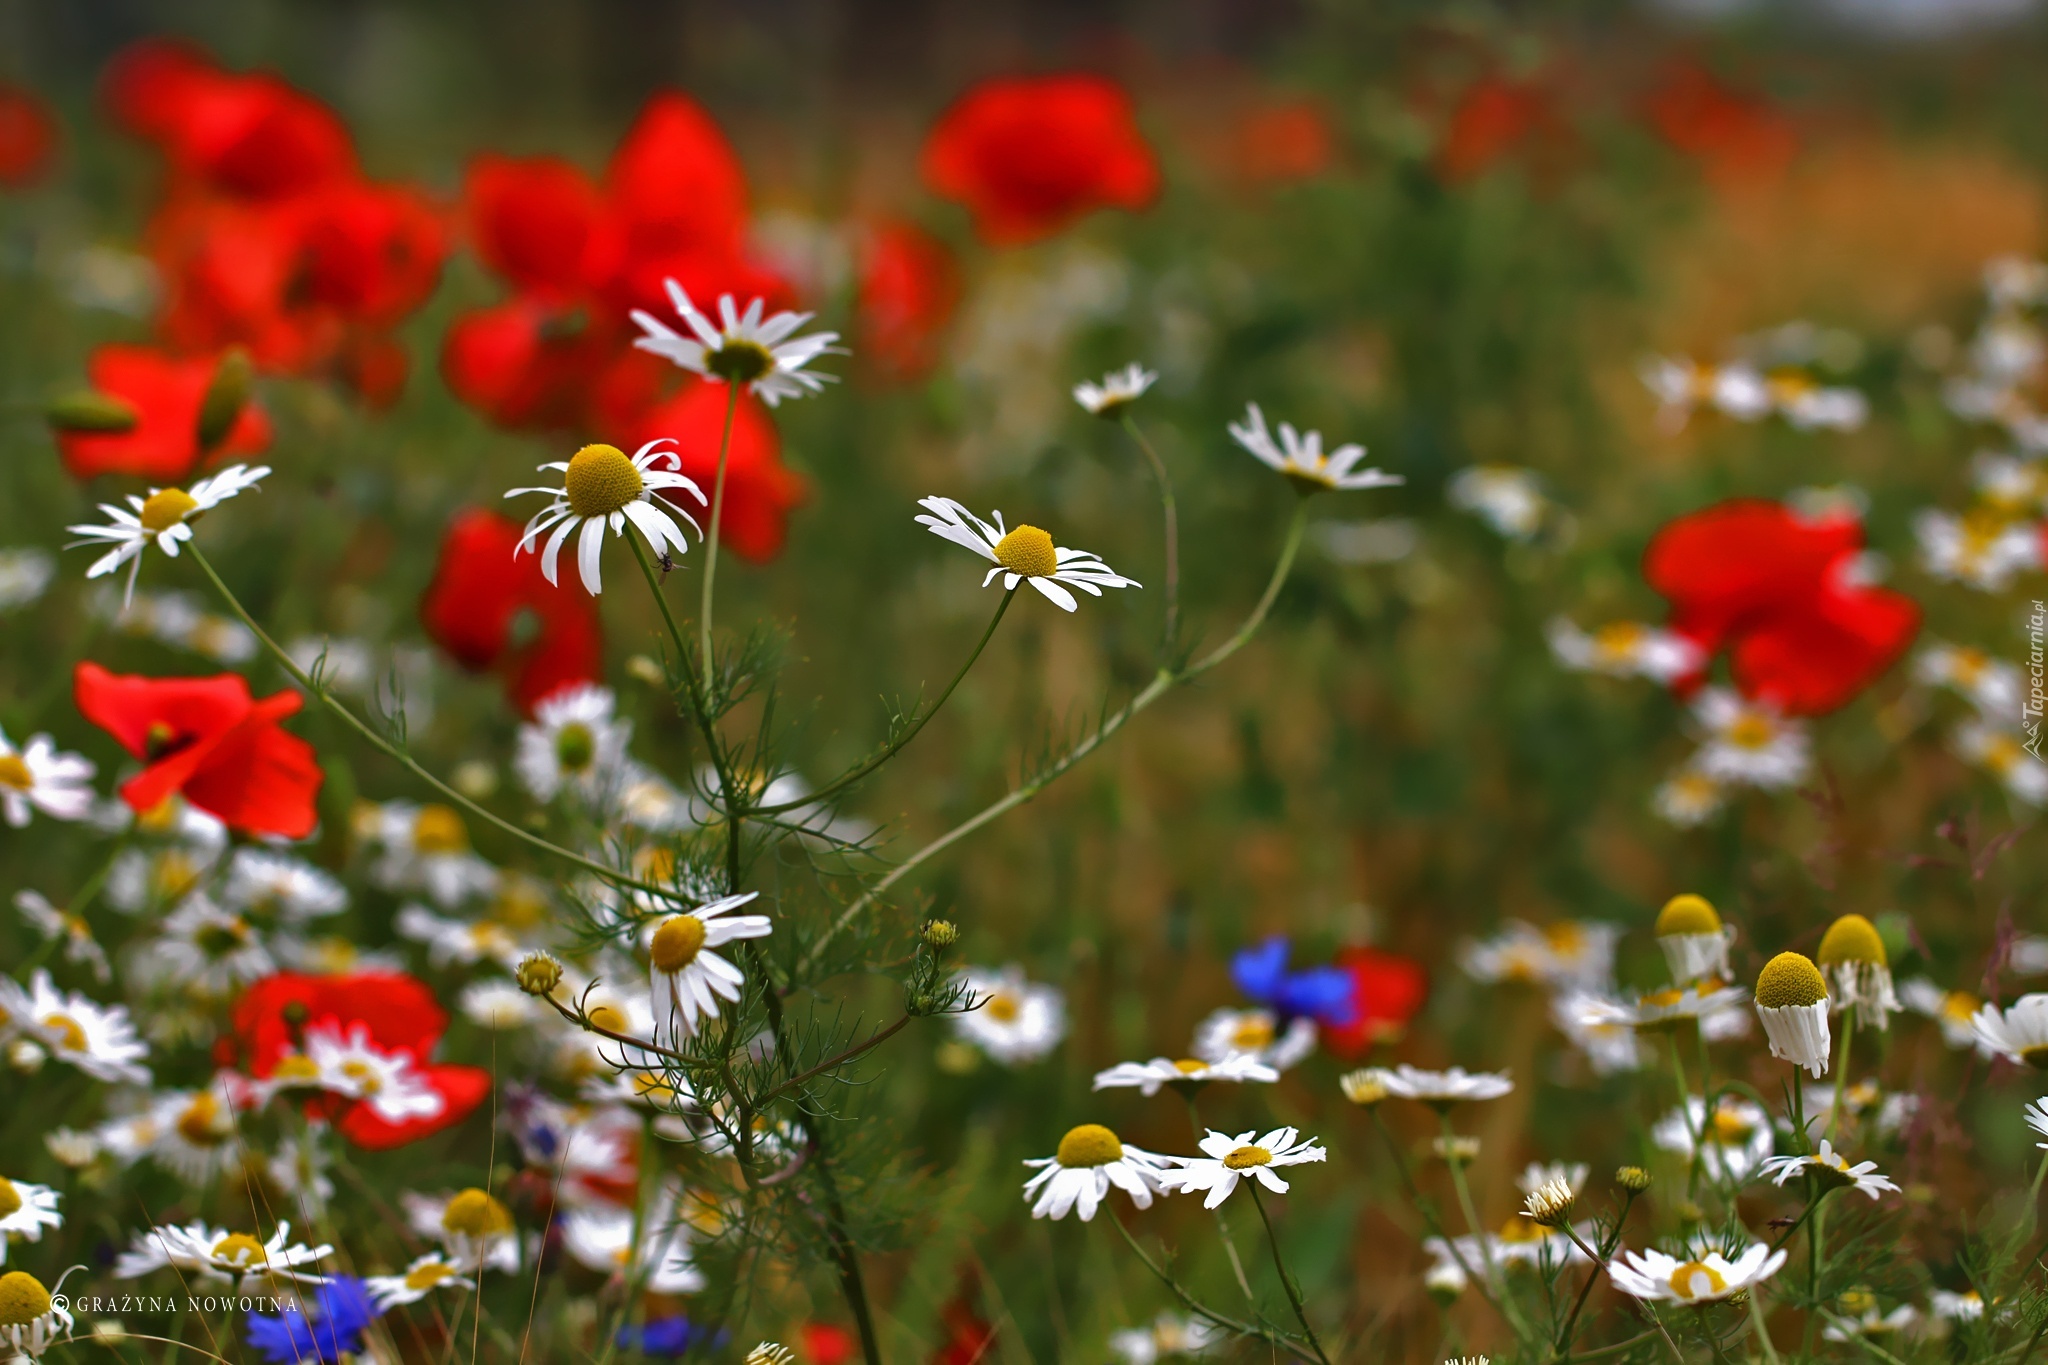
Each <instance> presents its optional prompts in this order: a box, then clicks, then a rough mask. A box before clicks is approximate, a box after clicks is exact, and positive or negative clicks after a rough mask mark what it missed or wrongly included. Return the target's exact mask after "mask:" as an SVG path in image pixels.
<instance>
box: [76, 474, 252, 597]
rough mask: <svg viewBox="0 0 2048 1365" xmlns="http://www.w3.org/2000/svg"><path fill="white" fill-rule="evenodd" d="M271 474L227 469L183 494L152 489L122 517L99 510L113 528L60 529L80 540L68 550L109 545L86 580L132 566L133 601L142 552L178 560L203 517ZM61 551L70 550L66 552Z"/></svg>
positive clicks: (113, 510)
mask: <svg viewBox="0 0 2048 1365" xmlns="http://www.w3.org/2000/svg"><path fill="white" fill-rule="evenodd" d="M268 473H270V466H269V465H257V466H256V467H255V468H254V469H251V468H249V466H247V465H241V464H231V465H229V466H228V467H227V468H226V469H223V470H221V471H220V472H219V473H218V474H210V475H208V476H207V477H206V478H203V479H201V480H200V481H199V482H197V483H195V484H193V485H192V487H191V488H190V489H189V490H188V489H183V488H152V489H150V490H149V496H148V497H147V498H138V497H136V496H135V495H134V494H133V493H130V494H129V495H128V505H129V507H130V508H132V509H133V510H132V511H125V512H124V511H122V510H121V509H120V508H118V507H116V506H114V505H113V504H112V503H106V502H103V503H101V504H100V511H102V512H105V513H106V514H107V515H108V516H109V517H111V518H113V524H112V525H109V526H100V525H97V524H94V523H91V522H87V523H85V524H83V525H79V526H67V527H65V528H64V529H65V530H67V531H70V532H71V533H72V534H74V535H77V536H81V537H83V539H80V540H74V541H72V542H71V545H90V544H92V543H93V542H95V541H98V542H101V543H103V544H111V545H112V546H113V548H112V549H110V550H108V551H107V552H106V553H105V554H104V555H101V556H100V557H99V558H98V559H96V560H94V561H93V563H92V567H91V568H89V569H87V570H86V571H85V576H86V577H87V578H98V577H100V576H102V575H103V574H110V573H112V572H114V570H116V569H118V568H120V567H121V566H122V565H123V564H126V563H128V562H129V561H130V560H133V561H134V562H135V563H134V567H133V568H131V569H129V571H128V595H129V596H130V597H132V596H134V593H135V576H136V574H138V573H139V572H141V570H142V552H143V550H144V548H146V547H147V546H149V545H152V544H154V545H155V546H156V547H157V548H158V549H159V550H162V551H163V552H164V553H165V554H167V555H169V556H170V557H171V558H173V559H176V558H177V557H178V544H179V542H180V541H187V540H190V539H192V522H193V520H194V519H195V518H197V517H198V516H199V515H200V514H201V513H204V512H208V511H211V510H212V509H213V508H215V507H218V506H220V505H221V504H222V503H224V502H226V501H227V500H228V499H229V498H232V497H234V496H235V495H236V494H237V493H240V492H242V491H243V490H245V489H250V488H254V487H255V486H256V485H257V484H258V483H260V482H262V480H263V477H264V476H265V475H266V474H268ZM65 548H67V549H69V548H71V547H70V546H66V547H65Z"/></svg>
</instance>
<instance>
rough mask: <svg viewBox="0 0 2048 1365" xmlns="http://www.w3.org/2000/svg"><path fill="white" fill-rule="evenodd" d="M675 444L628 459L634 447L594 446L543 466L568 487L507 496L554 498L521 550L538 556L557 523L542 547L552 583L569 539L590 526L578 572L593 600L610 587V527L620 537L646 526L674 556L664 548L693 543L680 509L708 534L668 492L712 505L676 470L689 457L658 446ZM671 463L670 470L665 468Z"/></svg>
mask: <svg viewBox="0 0 2048 1365" xmlns="http://www.w3.org/2000/svg"><path fill="white" fill-rule="evenodd" d="M674 444H675V442H674V441H672V440H670V439H668V438H667V437H663V438H662V439H660V440H656V441H649V442H648V443H647V444H646V445H644V446H641V447H640V449H639V450H638V451H636V452H634V454H633V455H632V457H631V458H628V457H627V455H626V452H625V451H623V450H620V449H619V448H618V447H617V446H608V445H602V444H597V445H587V446H584V447H583V448H582V449H581V450H579V451H577V452H576V453H575V454H574V455H571V456H570V457H569V458H568V459H567V460H551V461H549V462H548V463H547V464H544V465H540V466H539V468H541V469H543V470H548V469H553V470H558V471H560V472H561V475H562V486H561V487H560V488H546V487H540V488H515V489H513V490H512V491H511V492H509V493H507V494H506V495H505V496H506V497H508V498H516V497H519V496H520V495H522V494H525V493H544V494H546V495H548V496H549V497H551V498H553V499H554V501H553V502H551V503H549V504H548V505H547V506H546V507H543V508H542V509H541V510H540V511H538V512H536V513H535V514H534V515H533V519H532V520H530V521H528V522H527V523H526V532H525V534H524V535H522V536H521V537H520V538H519V544H518V545H517V546H516V547H515V548H514V550H513V554H514V555H515V556H516V555H520V554H530V553H532V552H533V548H534V546H535V545H536V544H537V543H538V542H539V540H540V536H541V533H542V532H544V531H547V530H548V529H549V528H550V527H552V528H553V534H551V535H549V536H548V540H547V544H546V546H544V547H543V548H542V549H541V551H540V571H541V574H542V576H543V577H545V578H546V579H547V580H548V582H550V583H554V582H556V581H557V579H556V577H555V572H556V565H557V561H559V560H560V558H561V555H562V543H563V542H564V541H566V540H568V538H569V534H570V533H571V532H572V531H575V530H576V528H577V527H579V526H580V527H582V528H583V529H582V531H581V532H580V533H579V534H578V535H577V539H576V571H577V573H578V575H579V576H581V578H582V579H583V587H584V589H585V591H587V592H589V594H590V595H591V596H592V597H595V596H597V595H598V594H599V593H601V592H603V591H604V584H603V581H602V577H601V575H600V567H601V565H600V559H601V557H602V555H603V553H604V530H605V527H606V526H610V527H611V529H612V534H613V535H620V536H623V535H627V534H630V533H629V532H628V531H627V529H626V524H627V523H628V522H631V523H632V524H633V525H634V526H635V527H638V528H639V531H640V535H641V537H642V538H643V539H644V540H646V542H647V544H648V546H649V548H651V549H652V550H653V551H654V553H655V555H656V556H657V557H659V556H663V555H666V554H667V553H668V551H667V550H665V549H663V548H662V547H663V546H664V545H672V546H674V547H675V552H676V553H677V554H683V553H685V552H687V551H688V550H689V548H690V542H689V541H688V540H687V539H686V538H685V537H684V535H683V528H682V527H680V526H678V525H676V523H675V517H672V516H670V515H669V513H671V512H673V513H675V514H676V515H677V516H680V517H682V519H683V520H684V521H687V522H689V523H690V529H691V530H693V531H695V532H696V533H697V534H698V536H699V537H700V538H701V537H702V536H703V534H704V528H703V527H701V526H699V525H698V524H697V521H696V518H694V517H692V516H691V515H690V514H689V513H688V512H687V511H685V510H684V509H683V508H682V507H680V506H678V505H677V504H676V503H675V501H674V500H673V499H672V498H670V497H669V496H668V494H669V493H670V492H673V491H675V490H677V489H680V490H681V491H683V492H685V493H688V494H689V495H690V496H691V497H693V498H695V499H696V500H697V501H698V503H699V504H703V503H704V490H703V489H701V488H699V487H697V485H696V483H695V482H693V481H692V480H690V479H687V478H685V477H683V476H682V475H681V474H678V473H676V472H674V471H676V470H677V469H680V468H681V467H682V463H683V461H682V457H681V456H680V455H677V454H676V453H675V452H674V451H673V450H659V449H656V447H658V446H666V445H674ZM664 461H666V462H667V465H668V467H667V468H666V469H662V468H659V466H660V465H661V464H662V463H663V462H664Z"/></svg>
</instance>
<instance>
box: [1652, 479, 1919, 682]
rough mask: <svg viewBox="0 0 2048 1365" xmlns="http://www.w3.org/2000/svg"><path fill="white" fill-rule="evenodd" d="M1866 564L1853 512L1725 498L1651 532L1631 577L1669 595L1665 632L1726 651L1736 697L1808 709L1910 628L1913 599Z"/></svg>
mask: <svg viewBox="0 0 2048 1365" xmlns="http://www.w3.org/2000/svg"><path fill="white" fill-rule="evenodd" d="M1867 563H1868V561H1867V559H1866V558H1865V556H1864V554H1863V524H1862V522H1861V521H1859V520H1858V519H1857V518H1856V517H1854V516H1852V515H1849V514H1847V513H1841V514H1837V515H1832V516H1827V517H1818V518H1809V517H1802V516H1800V515H1798V514H1797V513H1795V512H1794V511H1793V510H1792V509H1791V508H1789V507H1786V506H1784V505H1783V504H1782V503H1776V502H1768V501H1764V500H1762V499H1755V498H1737V499H1732V500H1730V501H1728V502H1723V503H1717V504H1715V505H1714V506H1712V507H1707V508H1703V509H1702V510H1700V511H1698V512H1693V513H1690V514H1688V515H1686V516H1683V517H1680V518H1678V519H1677V520H1676V521H1673V522H1671V523H1670V524H1668V525H1667V526H1665V527H1664V528H1663V529H1662V530H1661V531H1659V532H1658V533H1657V535H1656V537H1655V538H1654V539H1653V540H1652V541H1651V542H1650V546H1649V549H1648V550H1646V551H1645V552H1644V554H1643V577H1644V578H1645V579H1646V580H1648V582H1649V584H1650V586H1651V587H1653V588H1655V589H1656V590H1657V591H1658V592H1660V593H1662V594H1663V595H1664V596H1665V597H1666V598H1668V599H1669V600H1670V602H1671V628H1672V629H1673V630H1674V631H1676V632H1678V633H1679V634H1681V635H1684V636H1686V637H1687V638H1689V639H1691V640H1692V641H1693V642H1694V643H1695V644H1697V645H1699V646H1700V648H1701V650H1702V651H1703V652H1704V653H1705V654H1706V656H1707V657H1708V658H1709V659H1711V658H1712V656H1713V655H1715V654H1717V653H1719V652H1720V651H1722V650H1723V649H1726V650H1727V651H1728V652H1729V662H1730V665H1731V668H1732V670H1733V672H1734V676H1735V682H1736V685H1737V686H1738V687H1740V688H1741V689H1742V692H1743V694H1744V695H1746V696H1749V697H1752V698H1755V699H1757V700H1761V701H1768V702H1770V703H1772V704H1773V705H1775V706H1777V707H1778V708H1779V709H1780V710H1782V711H1784V712H1785V713H1786V714H1788V715H1795V716H1796V715H1806V716H1812V715H1821V714H1824V713H1826V712H1828V711H1832V710H1835V709H1836V708H1837V707H1840V706H1843V705H1845V704H1847V703H1848V702H1849V701H1850V700H1851V699H1852V698H1853V697H1855V695H1856V694H1857V693H1859V692H1861V691H1862V690H1863V689H1864V688H1866V687H1868V686H1869V685H1870V684H1871V683H1873V682H1875V681H1876V680H1877V678H1878V676H1879V675H1880V674H1882V673H1883V672H1884V671H1885V670H1886V669H1887V668H1890V667H1891V666H1892V664H1893V663H1894V662H1896V661H1897V659H1898V658H1899V656H1900V655H1901V654H1903V653H1905V651H1906V648H1907V646H1908V645H1910V644H1911V643H1912V642H1913V637H1914V635H1915V634H1917V633H1918V631H1919V629H1920V608H1919V606H1918V605H1917V604H1915V603H1914V601H1913V600H1912V599H1911V598H1909V597H1906V596H1904V595H1902V594H1900V593H1896V592H1893V591H1891V590H1889V589H1887V588H1880V587H1876V586H1874V585H1872V584H1871V583H1870V582H1868V581H1867V572H1866V565H1867ZM1704 677H1705V668H1704V666H1703V667H1702V669H1701V670H1700V672H1698V673H1696V674H1694V675H1692V676H1691V677H1689V678H1685V679H1681V680H1680V681H1679V684H1678V686H1679V688H1680V690H1681V691H1685V690H1690V689H1691V688H1692V687H1695V686H1697V685H1698V684H1699V682H1700V681H1701V680H1702V679H1703V678H1704Z"/></svg>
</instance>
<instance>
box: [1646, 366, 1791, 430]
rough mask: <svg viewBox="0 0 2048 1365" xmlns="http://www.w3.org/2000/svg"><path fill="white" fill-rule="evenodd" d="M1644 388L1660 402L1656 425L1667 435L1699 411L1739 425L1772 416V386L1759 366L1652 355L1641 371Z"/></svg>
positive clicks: (1682, 425) (1679, 427)
mask: <svg viewBox="0 0 2048 1365" xmlns="http://www.w3.org/2000/svg"><path fill="white" fill-rule="evenodd" d="M1638 374H1639V375H1640V376H1641V378H1642V381H1643V386H1644V387H1645V388H1647V389H1648V390H1649V391H1650V392H1651V394H1652V395H1654V396H1655V397H1656V399H1657V402H1658V409H1657V424H1658V426H1659V427H1661V428H1662V429H1663V430H1665V431H1667V432H1672V433H1676V432H1678V431H1681V430H1683V429H1684V427H1685V424H1686V422H1687V421H1688V420H1689V419H1690V418H1691V416H1692V414H1693V412H1694V411H1696V410H1697V409H1699V408H1702V407H1707V408H1712V409H1713V410H1714V411H1716V412H1719V413H1721V414H1722V415H1724V416H1727V417H1732V418H1734V419H1735V420H1736V421H1738V422H1757V421H1761V420H1763V419H1764V418H1765V417H1767V416H1769V415H1770V412H1771V404H1772V399H1771V392H1770V387H1769V385H1768V384H1767V383H1766V382H1765V380H1764V377H1763V375H1762V374H1760V373H1759V372H1758V371H1757V369H1756V367H1755V366H1753V365H1750V364H1748V363H1746V362H1743V361H1734V362H1731V363H1729V364H1726V365H1706V364H1702V363H1700V362H1698V361H1694V360H1689V359H1685V358H1682V357H1680V358H1674V357H1668V356H1652V357H1651V358H1649V359H1648V360H1645V361H1644V362H1643V364H1642V366H1641V368H1640V369H1639V370H1638Z"/></svg>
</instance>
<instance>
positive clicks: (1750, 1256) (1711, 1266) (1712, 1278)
mask: <svg viewBox="0 0 2048 1365" xmlns="http://www.w3.org/2000/svg"><path fill="white" fill-rule="evenodd" d="M1785 1256H1786V1253H1785V1251H1784V1250H1783V1249H1782V1248H1781V1249H1779V1250H1777V1251H1772V1250H1771V1249H1770V1248H1769V1247H1767V1246H1765V1245H1764V1244H1763V1243H1761V1242H1757V1243H1754V1244H1752V1245H1751V1246H1750V1247H1749V1248H1747V1249H1746V1250H1745V1251H1743V1253H1742V1254H1741V1255H1740V1256H1737V1257H1736V1258H1735V1259H1734V1260H1733V1261H1730V1260H1729V1259H1728V1258H1727V1257H1725V1256H1723V1255H1722V1254H1721V1253H1720V1252H1718V1251H1710V1252H1708V1253H1707V1254H1706V1255H1704V1256H1702V1257H1700V1258H1699V1259H1698V1260H1693V1261H1680V1260H1679V1259H1677V1258H1676V1257H1674V1256H1667V1255H1665V1254H1664V1253H1663V1252H1661V1251H1655V1250H1651V1251H1627V1252H1623V1253H1622V1254H1621V1255H1620V1256H1619V1257H1617V1258H1616V1259H1615V1260H1614V1261H1613V1262H1611V1263H1610V1264H1609V1266H1608V1268H1607V1273H1608V1277H1609V1278H1610V1279H1612V1280H1613V1281H1614V1287H1615V1288H1616V1289H1619V1290H1620V1291H1621V1292H1622V1293H1624V1294H1627V1295H1629V1296H1630V1297H1631V1298H1637V1299H1646V1300H1652V1301H1658V1302H1664V1303H1679V1304H1695V1303H1712V1302H1714V1301H1716V1300H1719V1299H1725V1298H1728V1297H1729V1296H1730V1295H1733V1294H1739V1293H1741V1292H1742V1291H1743V1290H1745V1289H1748V1288H1750V1287H1752V1286H1754V1285H1758V1284H1761V1283H1763V1282H1764V1281H1765V1280H1768V1279H1769V1278H1770V1277H1771V1276H1773V1275H1775V1274H1777V1273H1778V1269H1779V1267H1780V1266H1782V1265H1784V1264H1785Z"/></svg>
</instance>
